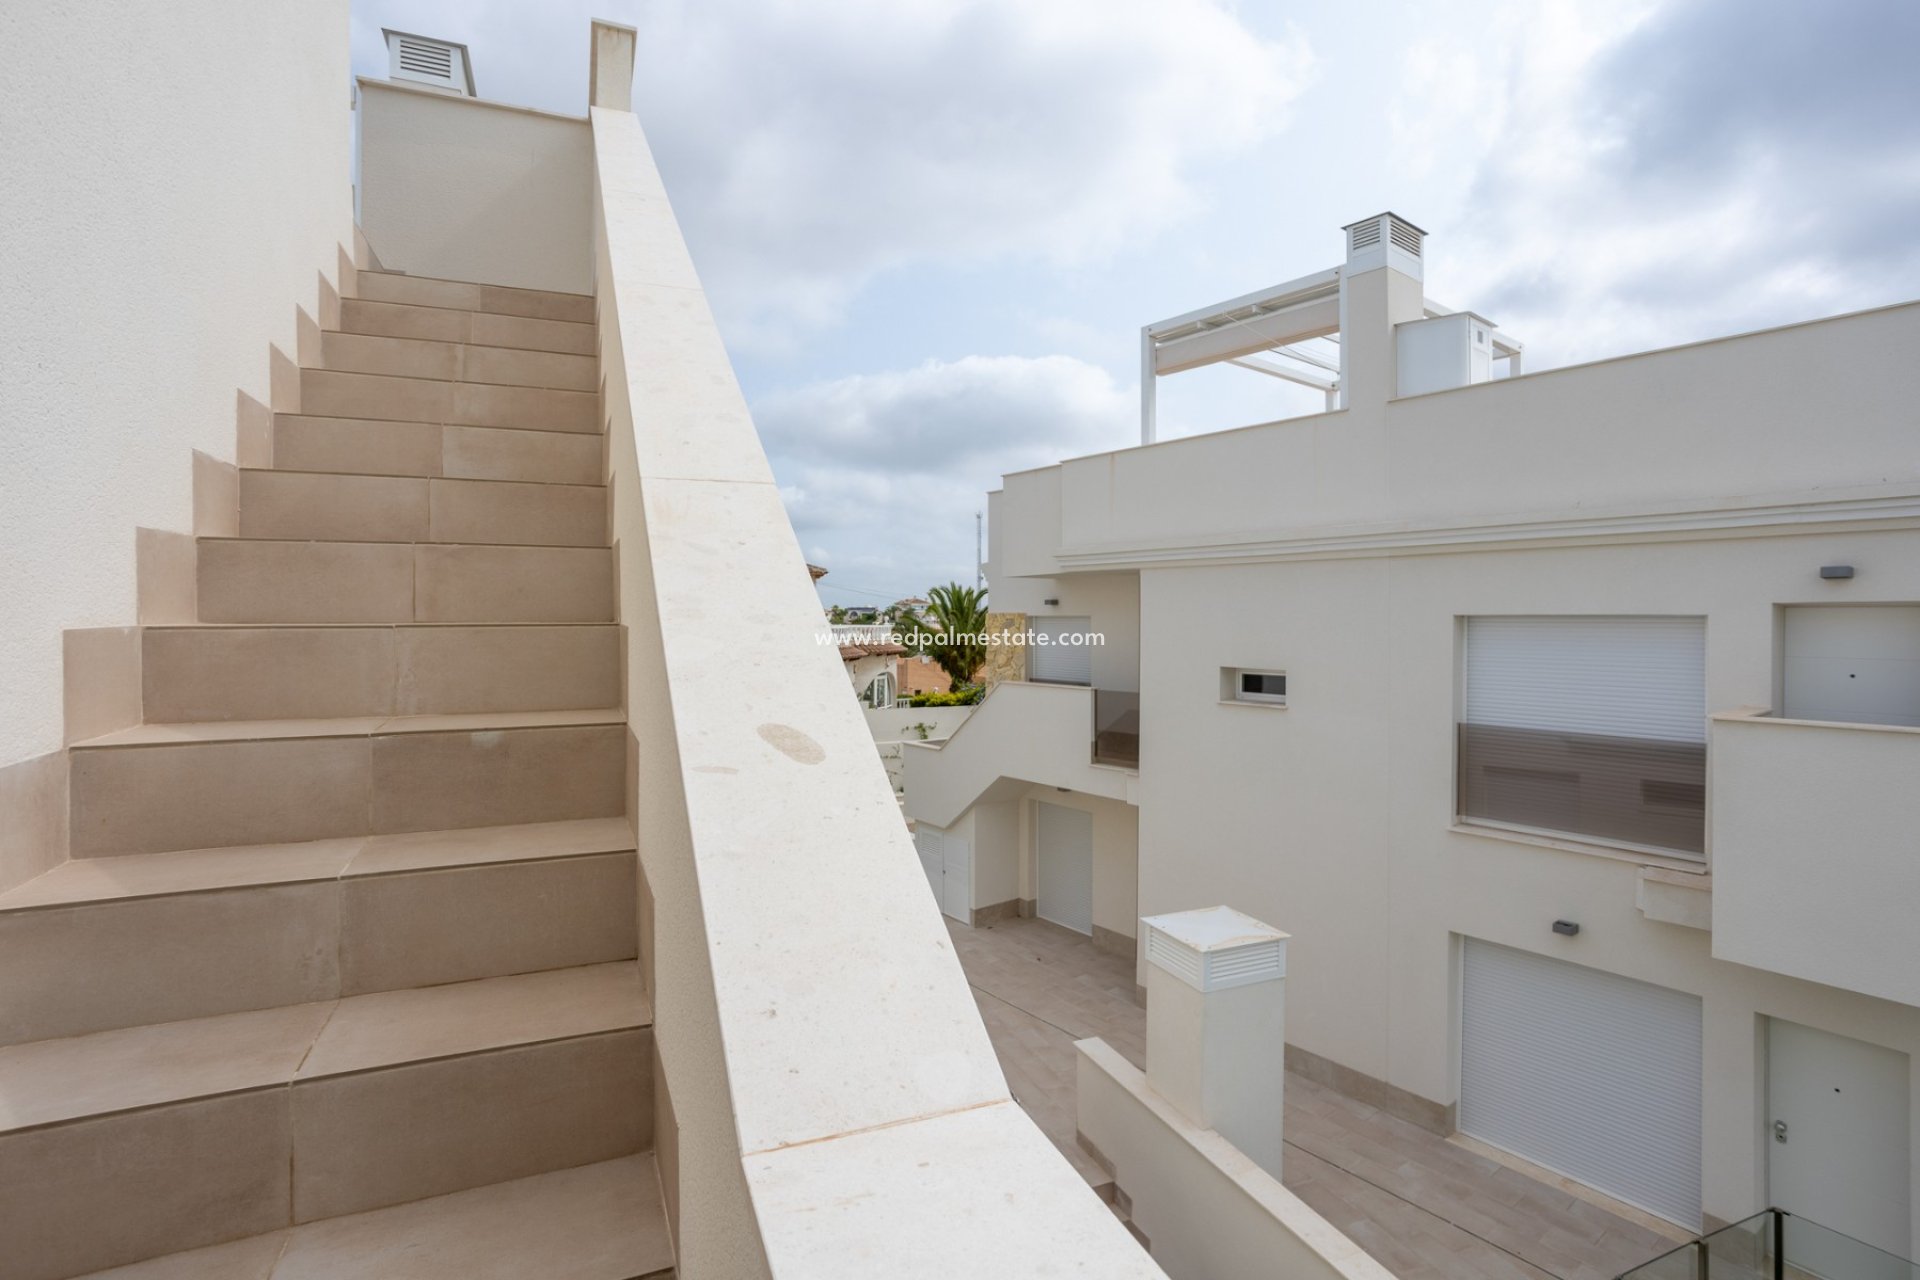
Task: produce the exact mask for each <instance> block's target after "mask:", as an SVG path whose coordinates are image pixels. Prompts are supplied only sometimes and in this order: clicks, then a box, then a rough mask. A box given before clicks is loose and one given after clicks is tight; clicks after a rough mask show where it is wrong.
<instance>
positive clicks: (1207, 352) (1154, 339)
mask: <svg viewBox="0 0 1920 1280" xmlns="http://www.w3.org/2000/svg"><path fill="white" fill-rule="evenodd" d="M1344 278H1345V268H1343V267H1330V268H1328V269H1327V270H1325V271H1318V272H1315V273H1314V274H1313V275H1310V276H1301V277H1300V278H1299V279H1297V280H1289V281H1287V282H1285V283H1284V284H1277V285H1273V286H1272V287H1270V288H1266V289H1260V290H1258V291H1256V292H1253V293H1245V294H1241V295H1240V296H1239V297H1237V298H1229V299H1227V300H1226V301H1225V302H1218V303H1215V304H1214V305H1212V306H1209V307H1201V308H1200V309H1199V310H1197V311H1189V312H1186V313H1185V314H1184V315H1177V316H1174V317H1172V318H1170V319H1167V320H1161V321H1158V322H1157V323H1154V324H1150V325H1146V326H1144V327H1142V328H1141V330H1140V443H1141V444H1152V443H1153V442H1154V439H1155V414H1156V407H1157V406H1156V401H1157V399H1158V397H1157V394H1156V393H1157V390H1158V382H1159V379H1160V378H1162V377H1164V376H1165V375H1167V374H1169V373H1180V372H1182V371H1183V370H1187V369H1198V368H1201V367H1203V366H1205V365H1210V364H1231V365H1235V366H1238V367H1239V368H1242V369H1251V370H1253V371H1254V372H1255V373H1262V374H1265V375H1267V376H1268V377H1271V378H1279V379H1281V380H1282V381H1285V382H1291V383H1294V384H1296V385H1298V386H1303V387H1312V388H1313V389H1314V390H1316V391H1319V392H1321V393H1323V394H1324V395H1325V396H1326V398H1327V409H1328V411H1329V412H1331V411H1332V410H1334V409H1338V408H1341V407H1342V406H1343V405H1344V404H1345V403H1346V396H1345V384H1346V349H1345V348H1344V347H1340V358H1339V359H1338V360H1337V361H1335V360H1329V359H1327V358H1326V357H1325V356H1323V355H1321V354H1319V353H1317V352H1315V351H1311V350H1307V349H1305V348H1303V347H1302V345H1301V344H1303V343H1308V342H1311V341H1312V340H1313V339H1315V338H1324V339H1327V340H1328V341H1329V342H1331V343H1333V344H1335V345H1336V346H1338V345H1339V343H1340V331H1341V328H1342V327H1343V321H1344V320H1345V319H1346V307H1345V302H1346V299H1345V290H1344V288H1343V284H1344ZM1425 309H1426V314H1427V315H1428V316H1429V317H1431V316H1445V315H1452V314H1453V310H1452V308H1449V307H1442V306H1440V305H1438V304H1437V303H1433V302H1429V303H1427V304H1426V308H1425ZM1493 348H1494V355H1495V356H1496V357H1505V358H1506V359H1507V360H1508V365H1507V370H1508V375H1509V376H1513V375H1516V374H1518V373H1519V372H1520V352H1521V344H1520V343H1518V342H1515V341H1513V340H1511V339H1509V338H1505V337H1502V336H1501V335H1500V334H1499V332H1498V331H1495V333H1494V336H1493Z"/></svg>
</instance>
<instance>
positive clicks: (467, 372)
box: [320, 332, 600, 391]
mask: <svg viewBox="0 0 1920 1280" xmlns="http://www.w3.org/2000/svg"><path fill="white" fill-rule="evenodd" d="M320 363H321V366H322V367H323V368H327V369H335V370H339V371H340V372H343V373H383V374H390V375H393V376H395V377H402V378H437V379H440V380H443V381H448V382H485V383H495V384H499V385H504V386H516V387H549V388H552V389H554V390H560V391H597V390H598V389H599V387H600V373H599V367H600V362H599V360H598V359H597V358H595V357H594V356H576V355H568V354H565V353H563V352H558V351H527V350H524V349H522V348H519V347H489V346H485V345H483V344H479V343H466V342H433V341H429V340H427V339H424V338H393V337H383V336H379V335H376V334H364V333H339V332H332V333H323V334H321V335H320Z"/></svg>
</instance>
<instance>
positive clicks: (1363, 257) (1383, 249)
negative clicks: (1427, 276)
mask: <svg viewBox="0 0 1920 1280" xmlns="http://www.w3.org/2000/svg"><path fill="white" fill-rule="evenodd" d="M1344 230H1345V231H1346V233H1347V274H1348V275H1358V274H1359V273H1360V272H1362V271H1372V270H1373V269H1375V268H1376V267H1392V268H1393V269H1394V270H1395V271H1399V272H1402V273H1404V274H1406V275H1410V276H1412V277H1413V278H1414V279H1416V280H1417V279H1419V278H1420V277H1421V274H1422V270H1421V258H1422V257H1423V253H1422V250H1421V246H1422V243H1423V242H1424V241H1425V240H1426V238H1427V233H1426V232H1424V231H1422V230H1421V229H1420V228H1419V227H1416V226H1414V225H1413V224H1412V223H1411V222H1408V221H1407V220H1406V219H1405V218H1402V217H1401V216H1400V215H1399V214H1397V213H1379V214H1375V215H1374V216H1373V217H1371V218H1362V219H1361V220H1360V221H1358V222H1352V223H1348V224H1347V226H1346V227H1345V228H1344Z"/></svg>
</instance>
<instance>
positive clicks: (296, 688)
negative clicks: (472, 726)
mask: <svg viewBox="0 0 1920 1280" xmlns="http://www.w3.org/2000/svg"><path fill="white" fill-rule="evenodd" d="M140 654H141V661H140V675H141V682H142V686H143V710H144V712H145V714H144V719H145V720H146V721H147V722H148V723H169V722H181V721H186V722H193V721H212V720H276V719H308V718H314V719H317V718H324V717H335V716H412V715H432V714H451V713H461V712H489V711H552V710H566V709H571V708H583V707H584V708H594V707H610V706H613V705H614V704H616V703H618V702H619V701H620V696H621V686H620V663H621V631H620V628H619V627H618V626H617V625H614V624H610V623H608V624H594V625H581V626H542V625H523V626H493V627H489V626H413V625H407V626H334V627H300V626H281V627H231V626H229V627H149V628H146V629H145V630H144V631H142V632H141V636H140Z"/></svg>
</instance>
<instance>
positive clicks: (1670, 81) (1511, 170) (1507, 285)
mask: <svg viewBox="0 0 1920 1280" xmlns="http://www.w3.org/2000/svg"><path fill="white" fill-rule="evenodd" d="M1916 12H1917V11H1915V10H1914V9H1913V8H1912V6H1911V5H1910V4H1907V3H1906V0H1865V2H1864V3H1860V4H1855V5H1848V6H1834V7H1832V8H1827V7H1821V6H1806V5H1799V4H1794V3H1757V4H1756V3H1754V2H1753V0H1672V2H1669V3H1666V4H1662V5H1658V6H1655V5H1653V4H1649V3H1646V2H1645V0H1642V2H1640V3H1633V4H1622V5H1618V6H1593V5H1582V4H1574V3H1566V2H1564V0H1563V2H1560V3H1550V4H1545V5H1533V4H1528V5H1524V6H1521V7H1519V8H1514V9H1510V10H1508V11H1507V12H1506V13H1505V14H1504V16H1502V15H1500V14H1496V15H1494V18H1493V20H1492V21H1491V23H1490V29H1491V30H1493V31H1495V32H1499V33H1503V35H1502V38H1500V39H1496V40H1492V41H1489V42H1488V43H1487V44H1486V45H1485V46H1484V47H1482V48H1480V49H1478V50H1469V49H1468V47H1467V46H1466V45H1465V44H1464V43H1462V42H1452V43H1445V42H1442V43H1437V44H1436V43H1432V42H1423V43H1422V44H1420V45H1417V46H1415V47H1414V48H1412V49H1411V50H1409V51H1408V52H1407V54H1406V70H1407V75H1406V83H1407V88H1406V90H1405V91H1404V93H1403V96H1402V98H1401V100H1400V101H1399V102H1397V103H1396V104H1395V105H1394V108H1393V111H1394V115H1395V118H1396V120H1398V121H1401V122H1403V123H1402V126H1401V127H1400V128H1399V129H1398V131H1397V137H1398V139H1399V141H1400V142H1401V143H1402V144H1403V145H1404V146H1406V147H1408V148H1409V149H1410V150H1424V151H1427V152H1429V153H1431V152H1433V151H1436V150H1438V149H1440V148H1442V147H1445V146H1452V147H1455V148H1464V155H1459V159H1458V161H1457V162H1458V163H1459V164H1460V173H1461V176H1462V179H1463V180H1462V181H1461V182H1460V183H1459V185H1458V189H1457V203H1456V204H1455V206H1454V207H1453V208H1452V209H1451V210H1450V212H1449V216H1448V219H1447V221H1446V223H1445V224H1444V225H1439V226H1435V227H1433V230H1435V231H1436V234H1435V236H1434V238H1433V241H1432V242H1431V243H1432V249H1433V256H1432V260H1431V261H1430V263H1429V273H1428V274H1429V280H1430V282H1434V287H1435V291H1436V292H1437V293H1438V294H1439V295H1440V296H1441V297H1442V298H1443V299H1445V300H1446V301H1448V302H1449V303H1451V304H1452V305H1455V306H1474V307H1476V308H1479V309H1484V310H1486V311H1488V312H1489V313H1490V314H1492V315H1493V316H1494V318H1495V319H1497V320H1498V321H1500V322H1501V324H1502V325H1503V326H1504V327H1506V328H1508V329H1509V330H1510V331H1512V332H1514V333H1515V335H1516V336H1518V337H1520V338H1522V339H1524V340H1526V341H1527V342H1528V344H1529V363H1530V365H1532V366H1533V367H1536V368H1537V367H1541V366H1542V365H1543V364H1559V363H1566V362H1568V361H1572V360H1577V359H1583V358H1593V357H1597V356H1605V355H1612V354H1618V353H1622V352H1627V351H1635V350H1644V349H1647V348H1650V347H1657V346H1663V345H1668V344H1671V343H1675V342H1683V341H1689V340H1694V339H1699V338H1705V337H1711V336H1716V335H1719V334H1723V333H1728V332H1737V331H1739V330H1742V329H1749V328H1754V327H1760V326H1764V325H1768V324H1777V323H1783V322H1788V321H1792V320H1798V319H1810V318H1813V317H1816V316H1820V315H1824V314H1830V313H1832V312H1836V311H1844V310H1851V309H1854V308H1858V307H1862V306H1869V305H1874V304H1876V303H1881V302H1888V301H1894V300H1897V299H1899V298H1903V297H1908V296H1911V295H1912V294H1913V293H1915V292H1916V291H1920V248H1916V246H1915V242H1914V241H1913V239H1912V237H1911V235H1910V234H1896V233H1894V229H1895V228H1898V227H1901V226H1905V227H1907V228H1908V229H1909V232H1910V228H1911V226H1912V225H1913V224H1914V222H1915V221H1916V219H1920V125H1917V124H1916V123H1915V112H1914V107H1915V106H1916V105H1920V95H1916V94H1915V92H1914V90H1913V87H1912V86H1913V83H1914V82H1913V80H1912V77H1911V74H1910V71H1908V70H1906V69H1904V68H1903V67H1902V65H1901V61H1902V59H1904V58H1905V57H1906V55H1905V54H1904V53H1900V52H1897V50H1901V49H1910V48H1911V47H1912V43H1913V41H1914V40H1915V39H1920V19H1917V18H1916ZM1902 100H1904V102H1903V101H1902ZM1865 121H1871V122H1872V124H1871V125H1869V126H1866V127H1863V126H1862V122H1865ZM1489 124H1491V127H1488V126H1489ZM1456 154H1458V153H1456Z"/></svg>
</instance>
